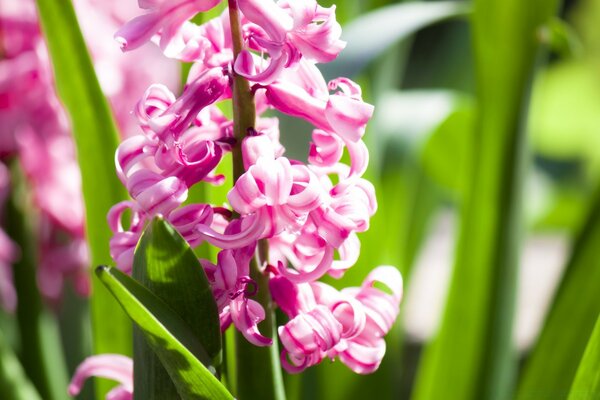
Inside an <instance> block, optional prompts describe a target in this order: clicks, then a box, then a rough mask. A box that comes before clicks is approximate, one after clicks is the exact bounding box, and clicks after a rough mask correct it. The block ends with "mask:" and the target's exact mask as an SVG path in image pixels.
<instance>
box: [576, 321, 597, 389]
mask: <svg viewBox="0 0 600 400" xmlns="http://www.w3.org/2000/svg"><path fill="white" fill-rule="evenodd" d="M598 398H600V318H598V321H596V327H595V328H594V332H593V333H592V337H591V338H590V340H589V342H588V344H587V347H586V348H585V353H583V358H582V359H581V363H580V364H579V368H578V369H577V375H575V381H574V382H573V386H572V387H571V391H570V393H569V400H593V399H598Z"/></svg>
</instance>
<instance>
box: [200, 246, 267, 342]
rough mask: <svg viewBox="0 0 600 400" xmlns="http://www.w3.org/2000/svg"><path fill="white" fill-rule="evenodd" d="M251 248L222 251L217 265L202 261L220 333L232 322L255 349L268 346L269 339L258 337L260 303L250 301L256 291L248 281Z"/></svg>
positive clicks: (261, 318) (251, 281) (263, 316)
mask: <svg viewBox="0 0 600 400" xmlns="http://www.w3.org/2000/svg"><path fill="white" fill-rule="evenodd" d="M254 247H255V246H250V247H249V248H246V249H244V248H242V249H240V250H223V251H221V252H220V253H219V256H218V262H217V265H214V264H212V263H210V262H209V261H207V260H202V266H203V267H204V270H205V271H206V273H207V275H208V278H209V280H210V281H211V284H212V288H213V294H214V296H215V299H216V301H217V306H218V309H219V318H220V320H221V330H223V331H224V330H225V329H227V327H228V326H229V325H230V324H231V323H232V322H233V324H234V325H235V326H236V328H237V329H238V330H239V331H240V332H241V333H242V334H243V335H244V337H245V338H246V339H247V340H248V341H249V342H250V343H252V344H254V345H256V346H270V345H271V344H272V340H271V339H269V338H267V337H265V336H263V335H261V334H260V332H259V331H258V323H259V322H261V321H263V320H264V319H265V310H264V309H263V307H262V306H261V305H260V303H258V302H256V301H254V300H252V299H250V297H251V296H253V295H254V294H255V293H256V291H257V290H258V288H257V286H256V283H255V282H254V281H253V280H252V279H251V278H250V268H249V262H250V258H251V257H252V254H253V252H254Z"/></svg>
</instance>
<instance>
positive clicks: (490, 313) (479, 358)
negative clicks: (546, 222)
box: [414, 0, 556, 400]
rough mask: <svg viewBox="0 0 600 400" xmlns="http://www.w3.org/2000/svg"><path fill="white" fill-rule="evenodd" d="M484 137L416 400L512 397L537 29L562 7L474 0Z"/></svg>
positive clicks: (479, 132) (478, 137) (473, 159)
mask: <svg viewBox="0 0 600 400" xmlns="http://www.w3.org/2000/svg"><path fill="white" fill-rule="evenodd" d="M474 5H475V8H474V15H473V46H474V50H475V51H474V52H475V60H476V61H475V65H476V78H477V85H478V91H477V114H476V117H475V131H474V133H473V139H472V140H469V143H471V145H472V146H473V147H472V148H473V151H471V150H468V152H467V154H468V155H469V158H468V160H469V162H468V165H467V168H468V171H469V176H468V181H467V182H468V183H467V191H466V197H465V200H464V202H463V204H462V216H461V232H460V237H459V243H458V247H457V253H456V259H455V269H454V274H453V278H452V283H451V288H450V292H449V295H448V300H447V303H446V310H445V314H444V318H443V321H442V325H441V327H440V331H439V333H438V335H437V338H436V339H435V340H434V342H433V343H432V344H431V345H430V346H428V348H427V349H426V352H425V355H424V358H423V360H422V362H421V366H420V370H419V375H418V378H417V383H416V388H415V392H414V397H415V398H416V399H418V400H426V399H427V400H429V399H444V398H452V399H505V398H509V397H510V393H511V390H512V382H513V376H514V373H515V367H516V360H515V357H514V354H513V350H512V346H511V331H512V320H513V309H514V299H515V286H516V270H517V262H516V257H517V254H518V242H519V238H520V223H519V217H520V197H521V196H520V192H521V185H522V183H521V179H522V176H523V169H522V168H523V164H524V155H525V154H524V146H523V143H524V133H523V130H522V129H521V128H522V126H523V124H524V121H526V112H525V110H526V109H527V105H528V96H527V93H528V90H529V86H530V80H531V76H532V73H533V69H534V66H535V63H536V60H537V54H538V42H537V39H536V34H537V30H538V28H539V26H540V25H542V24H543V23H545V22H546V21H547V20H548V19H549V18H550V17H551V16H552V15H553V13H554V12H555V9H556V1H545V0H539V1H534V2H528V3H527V4H524V3H523V2H521V1H517V0H511V1H505V0H477V1H475V3H474Z"/></svg>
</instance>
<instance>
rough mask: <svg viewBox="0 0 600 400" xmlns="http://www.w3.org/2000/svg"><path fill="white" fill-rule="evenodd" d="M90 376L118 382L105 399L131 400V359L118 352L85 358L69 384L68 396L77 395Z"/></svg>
mask: <svg viewBox="0 0 600 400" xmlns="http://www.w3.org/2000/svg"><path fill="white" fill-rule="evenodd" d="M91 376H98V377H101V378H106V379H112V380H114V381H117V382H119V384H120V385H119V386H117V387H115V388H114V389H112V390H111V391H110V392H108V393H107V395H106V400H131V399H133V360H132V359H131V358H129V357H125V356H122V355H119V354H101V355H97V356H91V357H88V358H86V359H85V361H84V362H82V363H81V364H80V365H79V367H77V370H76V371H75V375H73V379H72V380H71V383H70V384H69V389H68V392H69V396H77V395H78V394H79V392H81V389H82V388H83V384H84V382H85V380H86V379H87V378H89V377H91Z"/></svg>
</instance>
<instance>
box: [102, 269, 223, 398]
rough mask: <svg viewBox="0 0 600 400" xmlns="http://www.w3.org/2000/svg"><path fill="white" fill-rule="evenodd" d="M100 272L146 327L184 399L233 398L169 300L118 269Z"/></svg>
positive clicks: (140, 325) (130, 312)
mask: <svg viewBox="0 0 600 400" xmlns="http://www.w3.org/2000/svg"><path fill="white" fill-rule="evenodd" d="M96 274H97V275H98V277H99V278H100V280H101V281H102V283H104V285H105V286H106V288H107V289H108V290H109V291H110V292H111V293H112V295H113V296H114V297H115V298H116V299H117V301H118V302H119V303H120V304H121V307H123V310H125V312H126V313H127V314H128V315H129V316H130V317H131V319H132V320H133V321H134V322H135V323H136V324H137V326H138V327H139V328H140V329H141V330H142V332H143V333H144V337H145V338H146V340H147V343H148V344H149V345H150V347H151V348H152V350H154V352H155V353H156V355H157V356H158V358H159V359H160V361H161V362H162V364H163V366H164V368H165V369H166V370H167V372H168V373H169V376H170V377H171V380H172V381H173V383H174V384H175V387H176V388H177V392H178V393H179V395H180V396H181V398H182V399H183V400H188V399H207V400H208V399H211V400H213V399H214V400H220V399H233V397H232V396H231V394H230V393H229V392H227V390H226V389H225V387H224V386H223V385H222V384H221V382H219V380H218V379H217V378H216V377H215V376H214V375H213V373H215V372H216V370H215V367H214V366H212V365H211V363H212V359H211V357H210V356H209V355H208V354H207V353H206V350H205V349H204V347H203V346H202V344H201V343H200V341H199V340H198V338H197V337H196V336H195V335H194V333H193V332H192V330H191V328H190V327H189V326H188V325H187V324H186V323H185V322H184V321H183V320H182V319H181V317H179V315H177V314H176V313H175V312H174V311H173V310H172V309H171V308H170V307H169V306H168V305H167V304H165V302H163V301H162V300H161V299H159V298H158V297H156V296H155V295H154V294H152V292H150V291H149V290H148V289H146V288H145V287H144V286H142V285H141V284H139V283H138V282H136V281H135V280H134V279H133V278H130V277H129V276H127V275H125V274H124V273H122V272H121V271H119V270H118V269H115V268H110V267H106V266H100V267H98V268H97V269H96ZM206 365H208V366H209V367H208V369H207V367H206Z"/></svg>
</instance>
